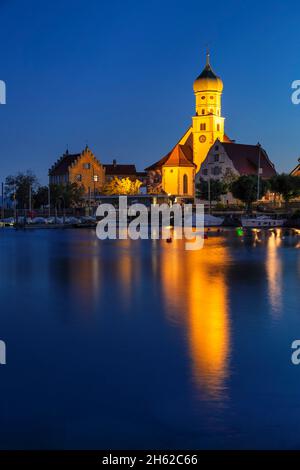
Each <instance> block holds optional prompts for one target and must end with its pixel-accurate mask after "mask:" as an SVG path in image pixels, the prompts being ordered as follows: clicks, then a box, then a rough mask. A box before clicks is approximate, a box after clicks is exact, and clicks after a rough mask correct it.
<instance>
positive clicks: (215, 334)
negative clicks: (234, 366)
mask: <svg viewBox="0 0 300 470" xmlns="http://www.w3.org/2000/svg"><path fill="white" fill-rule="evenodd" d="M229 262H230V258H229V254H228V249H227V247H226V246H225V244H224V240H223V238H221V239H220V238H214V239H213V240H208V241H207V242H206V243H205V248H204V249H203V250H197V251H185V250H184V247H183V244H182V243H181V242H180V241H175V240H174V241H173V243H172V247H170V249H164V250H163V251H162V255H161V279H162V284H163V294H164V298H165V301H166V309H167V315H168V318H169V320H171V321H173V322H174V321H177V322H178V321H179V322H180V323H182V324H184V325H185V328H186V338H187V342H188V347H189V351H190V357H191V363H192V375H193V379H194V381H195V383H196V384H197V385H198V387H199V389H201V390H202V392H204V393H206V395H207V396H208V397H209V398H213V399H219V398H222V399H223V398H224V391H225V388H226V386H225V379H226V377H227V376H228V361H229V354H230V324H229V318H228V288H227V285H226V268H227V267H228V265H229Z"/></svg>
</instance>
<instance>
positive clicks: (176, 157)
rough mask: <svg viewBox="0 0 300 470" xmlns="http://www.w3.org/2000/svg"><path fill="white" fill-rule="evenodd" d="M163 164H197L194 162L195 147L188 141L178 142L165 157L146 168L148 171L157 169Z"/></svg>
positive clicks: (184, 165) (185, 165)
mask: <svg viewBox="0 0 300 470" xmlns="http://www.w3.org/2000/svg"><path fill="white" fill-rule="evenodd" d="M162 166H183V167H187V166H196V165H195V164H194V163H193V149H192V147H190V145H189V144H188V143H185V144H184V145H180V144H177V145H175V147H174V148H173V149H172V150H171V152H169V153H168V154H167V155H166V156H165V157H163V158H161V159H160V160H159V161H158V162H156V163H154V164H153V165H151V166H149V167H148V168H146V171H149V170H155V169H158V168H161V167H162Z"/></svg>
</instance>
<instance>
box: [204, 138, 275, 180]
mask: <svg viewBox="0 0 300 470" xmlns="http://www.w3.org/2000/svg"><path fill="white" fill-rule="evenodd" d="M230 173H231V174H232V175H234V176H242V175H258V174H259V175H260V176H261V177H262V178H265V179H268V178H271V177H272V176H274V175H276V170H275V167H274V165H273V163H272V162H271V161H270V159H269V157H268V155H267V152H266V151H265V150H264V149H263V148H262V147H261V146H260V145H259V144H257V145H246V144H237V143H235V142H230V143H229V142H220V141H219V140H218V139H217V140H216V142H215V143H214V145H213V146H212V147H211V148H210V150H209V152H208V154H207V157H206V159H205V160H204V162H203V163H202V165H201V170H200V172H199V173H198V174H197V177H196V180H198V179H200V178H202V179H204V180H205V179H206V180H207V179H209V178H212V179H222V178H224V177H226V175H228V174H230Z"/></svg>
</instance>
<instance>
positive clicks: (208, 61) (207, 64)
mask: <svg viewBox="0 0 300 470" xmlns="http://www.w3.org/2000/svg"><path fill="white" fill-rule="evenodd" d="M206 66H210V60H209V47H207V49H206Z"/></svg>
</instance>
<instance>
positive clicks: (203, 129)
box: [200, 122, 206, 131]
mask: <svg viewBox="0 0 300 470" xmlns="http://www.w3.org/2000/svg"><path fill="white" fill-rule="evenodd" d="M205 129H206V124H205V123H204V122H202V123H201V124H200V131H205Z"/></svg>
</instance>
